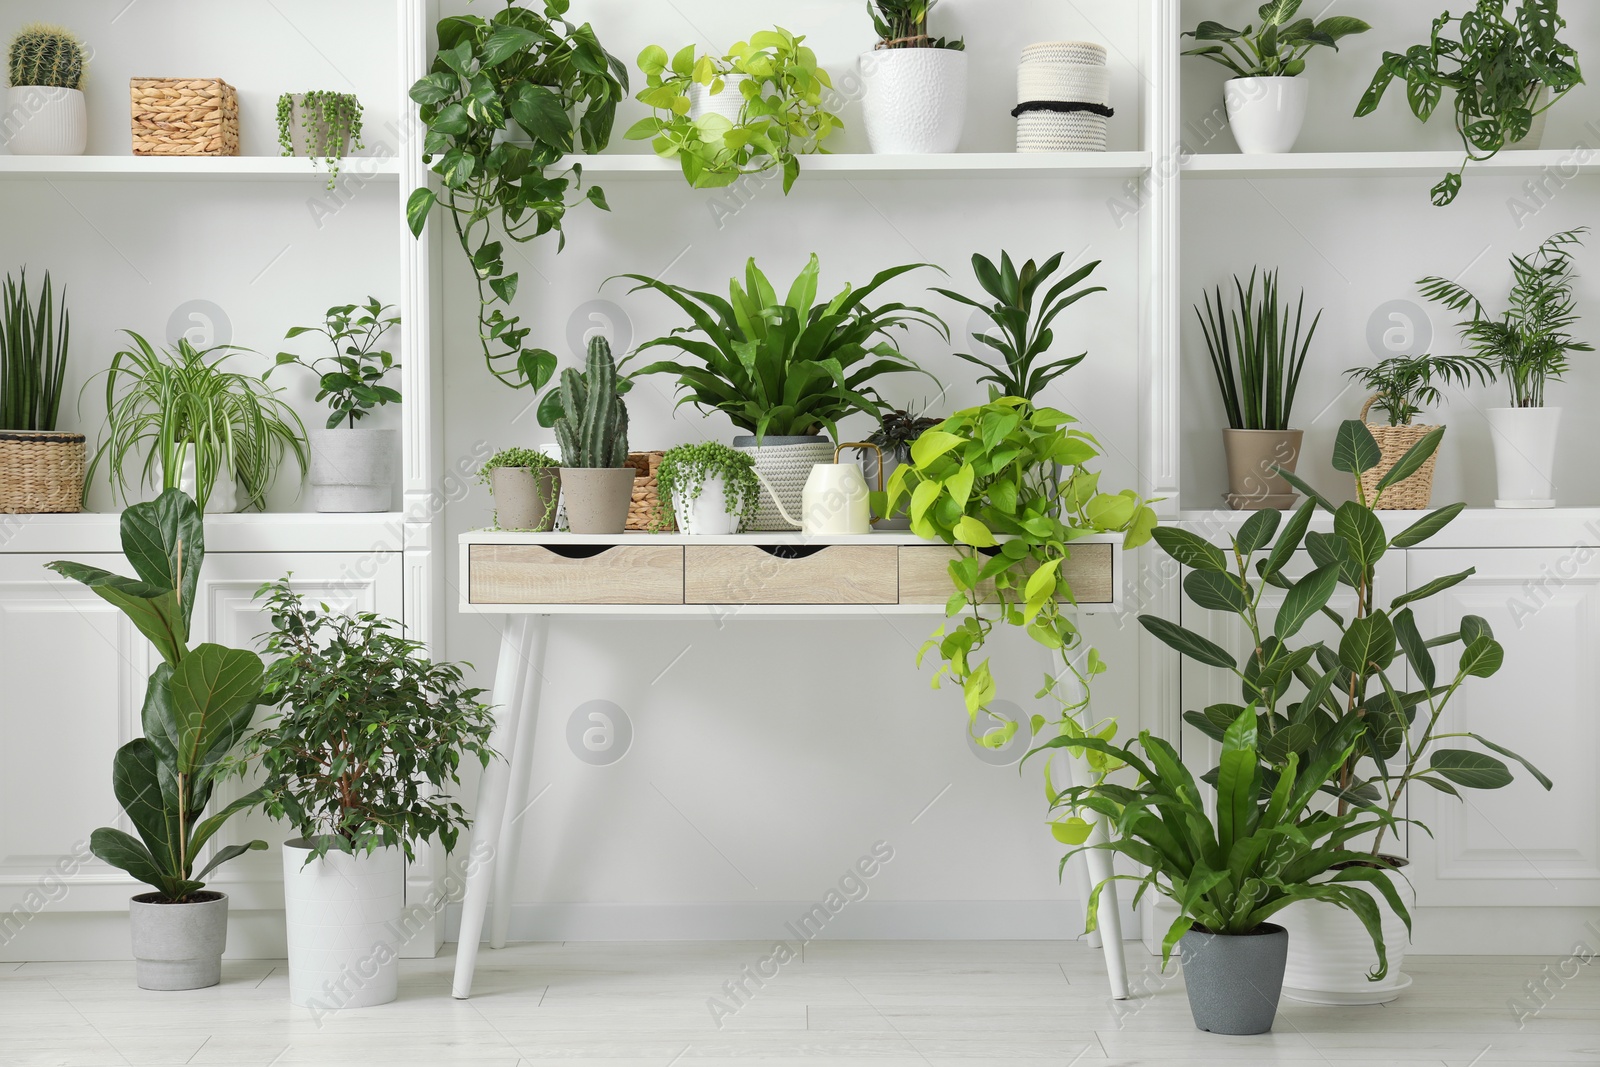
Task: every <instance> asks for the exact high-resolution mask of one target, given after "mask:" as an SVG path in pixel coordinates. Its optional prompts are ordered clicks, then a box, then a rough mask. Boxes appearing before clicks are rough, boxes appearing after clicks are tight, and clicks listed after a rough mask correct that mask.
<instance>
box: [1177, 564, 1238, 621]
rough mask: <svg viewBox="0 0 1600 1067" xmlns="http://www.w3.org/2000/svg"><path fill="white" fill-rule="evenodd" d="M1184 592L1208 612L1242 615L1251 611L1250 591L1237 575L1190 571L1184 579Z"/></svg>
mask: <svg viewBox="0 0 1600 1067" xmlns="http://www.w3.org/2000/svg"><path fill="white" fill-rule="evenodd" d="M1183 591H1184V592H1185V593H1187V594H1188V595H1189V599H1190V600H1192V601H1194V602H1195V603H1196V604H1198V605H1199V606H1200V607H1202V608H1205V609H1206V610H1207V611H1225V612H1232V613H1242V612H1246V611H1249V610H1250V593H1249V590H1248V589H1247V588H1246V587H1245V585H1244V583H1243V582H1241V581H1240V580H1239V578H1238V576H1237V575H1233V574H1226V573H1223V572H1220V571H1190V572H1189V573H1188V575H1186V576H1185V577H1184V579H1183Z"/></svg>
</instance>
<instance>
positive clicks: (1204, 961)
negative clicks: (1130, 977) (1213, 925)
mask: <svg viewBox="0 0 1600 1067" xmlns="http://www.w3.org/2000/svg"><path fill="white" fill-rule="evenodd" d="M1179 944H1180V945H1181V946H1182V948H1183V984H1184V987H1185V988H1186V989H1187V990H1188V991H1189V1012H1190V1014H1192V1015H1193V1016H1194V1025H1195V1026H1196V1027H1197V1028H1198V1029H1201V1030H1205V1031H1207V1032H1209V1033H1213V1034H1241V1035H1242V1034H1264V1033H1266V1032H1267V1031H1268V1030H1271V1029H1272V1021H1273V1019H1275V1018H1276V1017H1277V1015H1278V998H1279V997H1280V996H1281V995H1282V993H1283V968H1284V961H1285V959H1286V958H1287V956H1288V952H1289V935H1288V933H1287V932H1286V931H1285V930H1284V928H1283V927H1281V926H1274V925H1273V924H1272V923H1263V924H1262V926H1261V928H1260V930H1258V931H1257V932H1256V933H1253V934H1238V935H1229V934H1212V933H1206V932H1205V931H1203V930H1200V929H1198V928H1196V929H1193V930H1190V931H1189V932H1188V933H1187V934H1184V935H1183V940H1182V941H1180V942H1179Z"/></svg>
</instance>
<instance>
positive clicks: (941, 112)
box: [861, 48, 967, 155]
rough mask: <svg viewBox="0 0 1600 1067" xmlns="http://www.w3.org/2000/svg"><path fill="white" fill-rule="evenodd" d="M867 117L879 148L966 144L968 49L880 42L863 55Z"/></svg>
mask: <svg viewBox="0 0 1600 1067" xmlns="http://www.w3.org/2000/svg"><path fill="white" fill-rule="evenodd" d="M861 81H862V83H863V85H864V86H865V87H866V95H865V96H864V97H863V98H862V102H861V106H862V118H863V119H864V120H865V123H866V127H867V141H868V142H869V143H870V144H871V146H872V150H873V151H874V152H876V153H879V154H891V155H893V154H901V155H929V154H936V153H944V152H954V151H956V149H958V148H960V147H961V130H962V127H963V126H964V125H965V124H966V119H967V53H966V52H958V51H955V50H954V49H950V48H879V49H876V50H874V51H871V52H866V53H863V54H862V56H861Z"/></svg>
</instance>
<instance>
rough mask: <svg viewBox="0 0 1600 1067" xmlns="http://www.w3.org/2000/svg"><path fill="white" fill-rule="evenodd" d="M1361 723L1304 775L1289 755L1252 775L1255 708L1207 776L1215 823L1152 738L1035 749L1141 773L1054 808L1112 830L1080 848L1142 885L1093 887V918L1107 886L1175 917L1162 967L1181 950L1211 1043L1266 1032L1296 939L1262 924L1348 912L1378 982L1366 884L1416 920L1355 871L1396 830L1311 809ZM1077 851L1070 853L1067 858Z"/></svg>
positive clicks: (1257, 746)
mask: <svg viewBox="0 0 1600 1067" xmlns="http://www.w3.org/2000/svg"><path fill="white" fill-rule="evenodd" d="M1356 729H1357V724H1356V723H1353V722H1351V723H1346V724H1345V727H1344V728H1343V729H1341V730H1338V731H1336V732H1334V733H1333V734H1332V735H1331V736H1329V737H1328V738H1327V743H1326V744H1325V746H1324V747H1323V750H1322V751H1321V752H1320V753H1319V754H1318V755H1317V756H1315V757H1314V758H1312V759H1310V760H1309V761H1307V762H1305V763H1304V764H1303V765H1302V763H1301V761H1300V757H1299V755H1298V754H1296V755H1294V756H1291V757H1290V759H1289V760H1288V762H1287V764H1286V765H1285V766H1284V767H1283V769H1282V770H1281V771H1280V772H1278V773H1275V774H1273V775H1271V776H1270V777H1269V776H1268V775H1267V774H1266V773H1265V769H1264V768H1263V767H1262V764H1261V758H1260V756H1261V749H1262V748H1263V747H1264V746H1265V744H1267V738H1266V735H1264V734H1262V733H1261V731H1260V728H1259V727H1258V726H1257V722H1256V709H1255V708H1254V707H1246V708H1242V709H1240V711H1239V714H1238V716H1237V717H1236V718H1235V719H1234V720H1233V721H1232V722H1231V723H1229V724H1228V726H1227V728H1226V730H1225V731H1224V732H1223V735H1222V755H1221V760H1220V762H1219V764H1218V766H1217V769H1216V772H1215V773H1214V774H1213V775H1211V776H1210V777H1211V781H1212V782H1213V783H1214V785H1215V788H1216V791H1217V797H1216V809H1215V810H1216V817H1215V818H1213V817H1212V815H1211V812H1210V810H1208V807H1209V806H1208V805H1207V803H1206V802H1205V799H1204V797H1203V796H1202V794H1201V792H1200V787H1199V783H1198V782H1197V781H1196V780H1195V779H1194V777H1193V776H1192V775H1191V774H1190V773H1189V770H1188V768H1186V767H1185V766H1184V765H1183V758H1182V757H1181V756H1180V755H1179V754H1178V750H1177V749H1176V748H1174V747H1173V746H1172V745H1171V744H1169V743H1168V742H1166V741H1164V740H1162V739H1161V738H1159V737H1156V736H1154V735H1153V734H1151V733H1150V732H1149V731H1148V730H1147V731H1144V732H1143V733H1141V734H1140V735H1139V741H1138V748H1139V751H1138V752H1134V751H1133V750H1131V749H1128V748H1121V747H1119V746H1117V745H1114V744H1111V743H1109V742H1107V741H1103V740H1101V739H1099V738H1094V737H1078V738H1073V737H1058V738H1056V739H1054V740H1052V741H1050V742H1049V743H1048V744H1047V745H1045V746H1043V748H1045V749H1052V748H1082V749H1085V750H1087V751H1090V752H1099V753H1101V754H1102V755H1103V756H1106V757H1109V758H1110V759H1112V760H1114V761H1116V762H1117V763H1119V764H1126V765H1127V766H1129V767H1131V768H1132V769H1133V770H1135V771H1136V772H1137V773H1138V775H1139V783H1138V785H1136V786H1124V785H1117V784H1113V783H1111V782H1100V783H1097V784H1095V785H1091V786H1073V787H1071V788H1069V789H1064V790H1062V791H1061V792H1060V793H1058V794H1056V795H1054V796H1053V797H1052V804H1053V805H1054V807H1055V808H1058V809H1062V810H1066V811H1073V812H1077V811H1089V812H1092V813H1094V814H1096V815H1098V816H1100V817H1101V818H1102V819H1104V820H1105V821H1106V822H1107V823H1109V824H1111V825H1113V826H1115V827H1116V834H1115V836H1114V837H1112V838H1111V839H1110V840H1107V841H1100V842H1093V843H1090V844H1087V845H1082V846H1080V847H1079V848H1078V849H1077V850H1076V851H1080V852H1081V851H1088V850H1099V851H1104V852H1109V853H1112V854H1115V855H1122V856H1126V857H1128V858H1129V859H1131V860H1132V861H1133V862H1135V863H1137V864H1139V865H1140V866H1141V867H1142V868H1144V872H1143V873H1142V874H1121V875H1114V876H1112V878H1107V879H1105V880H1103V881H1101V882H1100V883H1099V884H1097V885H1096V886H1095V888H1094V891H1093V895H1092V896H1091V902H1090V907H1089V920H1090V926H1091V928H1093V924H1094V919H1095V914H1096V913H1095V906H1094V905H1095V903H1096V900H1095V898H1096V897H1098V895H1099V893H1100V892H1101V890H1102V889H1103V888H1104V887H1105V885H1106V883H1107V882H1109V881H1112V880H1113V879H1121V880H1125V881H1131V882H1137V883H1139V891H1140V893H1141V894H1142V893H1143V892H1144V891H1145V890H1147V889H1154V890H1155V891H1156V892H1158V893H1160V894H1161V895H1162V896H1165V897H1167V898H1169V899H1170V900H1172V902H1173V903H1175V904H1176V905H1177V906H1178V917H1177V919H1175V920H1174V921H1173V923H1172V925H1171V926H1170V927H1169V928H1168V930H1167V933H1166V936H1165V937H1164V938H1163V939H1162V957H1161V959H1162V966H1163V967H1165V966H1166V964H1167V962H1168V961H1169V960H1170V958H1171V955H1172V949H1173V947H1174V946H1177V945H1181V946H1182V949H1183V981H1184V986H1185V987H1186V989H1187V991H1188V994H1189V1011H1190V1013H1191V1014H1192V1015H1193V1016H1194V1024H1195V1026H1196V1027H1198V1028H1199V1029H1201V1030H1206V1031H1209V1032H1211V1033H1214V1034H1264V1033H1266V1032H1267V1031H1268V1030H1271V1029H1272V1023H1273V1020H1274V1019H1275V1018H1276V1016H1277V1013H1278V999H1279V997H1280V996H1281V994H1282V992H1283V982H1284V972H1285V965H1286V963H1287V958H1288V953H1289V950H1290V946H1292V945H1293V943H1294V939H1293V938H1292V937H1291V935H1290V934H1289V932H1288V931H1286V930H1285V929H1284V927H1282V926H1279V925H1277V924H1275V923H1273V922H1271V921H1270V920H1272V919H1274V918H1277V917H1279V916H1281V915H1282V914H1283V912H1284V910H1285V909H1287V908H1289V907H1291V906H1293V905H1295V904H1296V903H1297V902H1300V901H1317V902H1319V903H1321V904H1322V905H1323V906H1324V907H1326V906H1328V905H1332V906H1333V907H1334V908H1338V909H1341V910H1342V911H1346V912H1349V913H1350V914H1351V915H1353V916H1355V919H1356V921H1358V922H1359V923H1360V925H1361V926H1362V927H1363V928H1364V929H1365V934H1366V937H1367V938H1370V939H1371V941H1372V946H1373V948H1374V949H1375V950H1376V951H1377V954H1378V966H1377V968H1376V969H1375V972H1374V973H1376V974H1378V975H1379V976H1382V975H1383V974H1385V973H1387V970H1388V962H1387V960H1386V957H1385V938H1384V931H1383V928H1382V926H1381V925H1380V923H1379V921H1378V909H1377V906H1376V905H1375V904H1374V903H1373V897H1372V896H1369V895H1368V890H1367V889H1366V888H1365V887H1367V886H1371V887H1372V889H1374V890H1376V891H1377V893H1378V895H1380V896H1381V897H1382V898H1383V899H1384V900H1385V901H1387V902H1388V903H1389V904H1390V906H1391V907H1393V908H1394V909H1395V910H1396V912H1398V913H1399V914H1400V915H1401V916H1402V917H1403V918H1404V919H1405V922H1406V925H1407V928H1409V926H1410V922H1411V916H1410V914H1409V913H1408V912H1407V911H1406V910H1405V904H1404V902H1403V901H1402V900H1401V898H1400V894H1399V893H1398V892H1397V891H1396V889H1395V887H1394V885H1393V884H1392V883H1391V881H1390V877H1391V874H1390V870H1389V869H1388V868H1387V867H1386V866H1384V865H1382V864H1381V863H1379V864H1378V865H1376V866H1372V865H1367V864H1366V863H1361V864H1357V865H1354V866H1352V865H1351V863H1352V861H1353V860H1363V861H1364V860H1365V859H1366V857H1365V856H1364V855H1363V854H1362V853H1360V852H1356V851H1354V850H1352V849H1350V848H1348V847H1347V846H1346V842H1348V841H1349V840H1351V839H1352V838H1356V837H1359V836H1361V835H1362V834H1365V833H1371V832H1377V833H1379V834H1381V833H1382V832H1383V831H1384V830H1387V829H1389V828H1391V827H1393V826H1395V825H1396V824H1397V823H1398V822H1399V820H1398V819H1397V818H1396V817H1395V816H1394V814H1393V813H1392V812H1388V811H1385V810H1383V809H1382V808H1379V807H1377V806H1375V805H1359V806H1353V807H1351V808H1350V809H1349V810H1348V811H1341V812H1339V813H1337V814H1334V813H1330V812H1325V811H1318V810H1314V808H1315V802H1316V801H1317V799H1318V797H1319V796H1320V790H1321V787H1322V784H1323V783H1324V782H1325V781H1327V780H1328V778H1329V777H1330V776H1331V775H1332V774H1333V772H1334V770H1335V768H1336V767H1337V766H1338V765H1339V763H1340V762H1341V761H1342V760H1343V759H1345V758H1347V757H1348V756H1349V754H1350V752H1351V751H1352V750H1353V748H1354V747H1355V741H1354V739H1353V735H1354V733H1355V732H1356ZM1073 854H1074V853H1069V857H1070V856H1071V855H1073Z"/></svg>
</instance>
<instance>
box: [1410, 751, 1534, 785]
mask: <svg viewBox="0 0 1600 1067" xmlns="http://www.w3.org/2000/svg"><path fill="white" fill-rule="evenodd" d="M1428 765H1429V768H1430V769H1431V770H1432V771H1433V772H1434V773H1435V774H1437V775H1439V776H1440V777H1441V778H1446V779H1448V780H1449V781H1452V782H1454V783H1455V784H1456V785H1460V786H1465V787H1466V788H1468V789H1502V788H1504V787H1505V786H1508V785H1510V784H1511V782H1512V781H1513V779H1512V775H1511V769H1510V768H1509V767H1507V766H1506V765H1505V764H1504V763H1502V762H1501V761H1500V760H1497V759H1495V758H1494V757H1493V756H1490V755H1486V754H1485V753H1482V752H1472V751H1470V750H1468V749H1464V748H1440V749H1435V750H1434V751H1433V755H1432V756H1431V757H1430V758H1429V760H1428Z"/></svg>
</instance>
